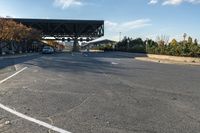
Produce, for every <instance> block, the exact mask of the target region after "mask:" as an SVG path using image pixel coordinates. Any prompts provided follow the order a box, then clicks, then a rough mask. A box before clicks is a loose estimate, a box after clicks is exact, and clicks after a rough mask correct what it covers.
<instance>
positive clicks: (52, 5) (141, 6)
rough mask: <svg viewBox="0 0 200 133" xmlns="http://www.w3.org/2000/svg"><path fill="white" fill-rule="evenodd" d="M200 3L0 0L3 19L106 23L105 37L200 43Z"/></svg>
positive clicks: (178, 0)
mask: <svg viewBox="0 0 200 133" xmlns="http://www.w3.org/2000/svg"><path fill="white" fill-rule="evenodd" d="M199 14H200V0H1V1H0V16H3V17H5V16H11V17H20V18H22V17H25V18H53V19H60V18H62V19H100V20H105V38H111V39H114V40H119V32H121V33H122V36H130V37H133V38H135V37H142V38H144V39H145V38H152V39H155V38H156V37H157V36H158V35H166V36H169V37H170V39H172V38H176V39H178V40H180V39H182V35H183V33H187V34H188V35H190V36H192V37H194V38H197V39H198V40H200V24H199V23H200V17H199Z"/></svg>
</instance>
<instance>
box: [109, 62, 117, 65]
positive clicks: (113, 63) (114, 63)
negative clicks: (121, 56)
mask: <svg viewBox="0 0 200 133" xmlns="http://www.w3.org/2000/svg"><path fill="white" fill-rule="evenodd" d="M111 64H112V65H118V64H119V63H116V62H111Z"/></svg>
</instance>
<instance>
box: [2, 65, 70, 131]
mask: <svg viewBox="0 0 200 133" xmlns="http://www.w3.org/2000/svg"><path fill="white" fill-rule="evenodd" d="M25 69H27V67H24V68H23V69H21V70H20V71H18V72H16V73H14V74H13V75H11V76H9V77H7V78H5V79H3V80H1V81H0V84H2V83H4V82H5V81H7V80H8V79H10V78H12V77H14V76H16V75H17V74H19V73H21V72H22V71H24V70H25ZM0 108H1V109H3V110H5V111H7V112H10V113H11V114H14V115H16V116H18V117H20V118H23V119H25V120H28V121H30V122H33V123H36V124H38V125H40V126H43V127H46V128H48V129H50V130H52V131H56V132H59V133H71V132H68V131H66V130H64V129H61V128H58V127H55V126H52V125H50V124H48V123H45V122H43V121H40V120H37V119H35V118H32V117H29V116H27V115H24V114H22V113H20V112H17V111H15V110H13V109H11V108H9V107H7V106H5V105H3V104H1V103H0Z"/></svg>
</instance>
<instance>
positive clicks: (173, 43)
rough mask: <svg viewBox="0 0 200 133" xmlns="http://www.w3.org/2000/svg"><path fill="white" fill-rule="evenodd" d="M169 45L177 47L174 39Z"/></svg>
mask: <svg viewBox="0 0 200 133" xmlns="http://www.w3.org/2000/svg"><path fill="white" fill-rule="evenodd" d="M170 44H171V45H173V46H176V45H178V42H177V41H176V39H172V41H171V42H170Z"/></svg>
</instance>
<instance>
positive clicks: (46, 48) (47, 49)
mask: <svg viewBox="0 0 200 133" xmlns="http://www.w3.org/2000/svg"><path fill="white" fill-rule="evenodd" d="M54 52H55V51H54V49H53V48H52V47H50V46H44V48H43V49H42V53H43V54H53V53H54Z"/></svg>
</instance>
